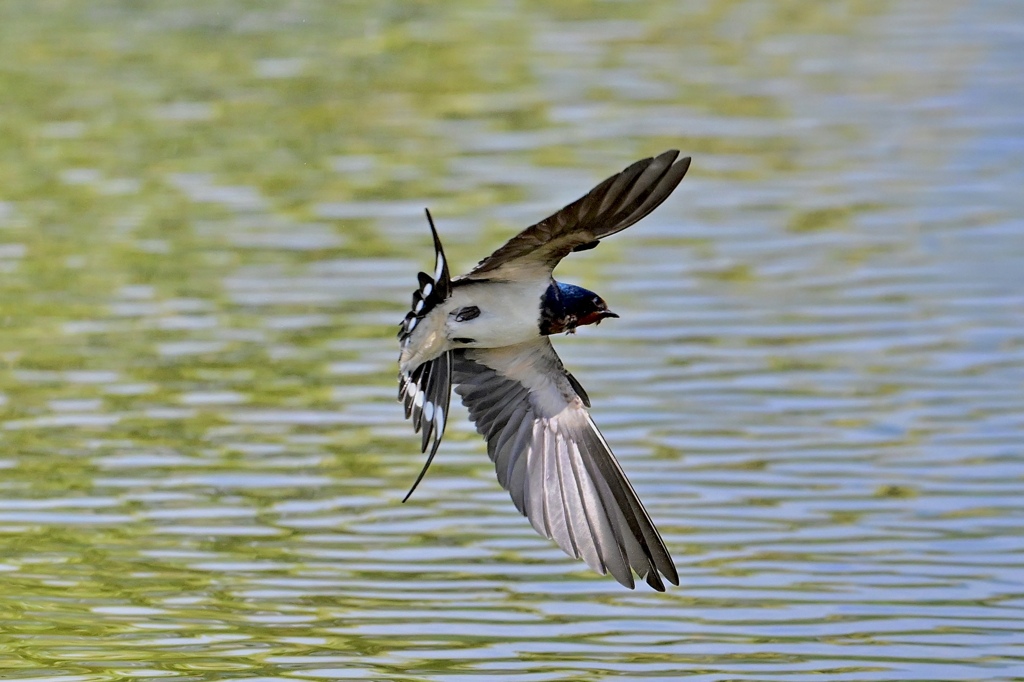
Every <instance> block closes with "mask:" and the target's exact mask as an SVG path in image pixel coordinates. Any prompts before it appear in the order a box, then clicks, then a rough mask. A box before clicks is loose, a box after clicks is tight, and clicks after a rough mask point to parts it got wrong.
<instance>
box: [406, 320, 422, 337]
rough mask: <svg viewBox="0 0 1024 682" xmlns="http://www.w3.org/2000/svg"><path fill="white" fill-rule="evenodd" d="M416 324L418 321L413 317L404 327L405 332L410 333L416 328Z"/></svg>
mask: <svg viewBox="0 0 1024 682" xmlns="http://www.w3.org/2000/svg"><path fill="white" fill-rule="evenodd" d="M417 322H419V320H418V319H416V318H415V317H414V318H412V319H411V320H409V324H407V325H405V331H407V332H410V333H411V332H412V330H413V329H415V328H416V323H417Z"/></svg>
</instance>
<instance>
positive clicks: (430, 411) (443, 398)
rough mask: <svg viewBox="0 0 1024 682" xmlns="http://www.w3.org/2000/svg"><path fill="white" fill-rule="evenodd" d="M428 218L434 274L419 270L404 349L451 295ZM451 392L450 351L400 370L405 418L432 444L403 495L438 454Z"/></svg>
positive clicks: (404, 327) (405, 326)
mask: <svg viewBox="0 0 1024 682" xmlns="http://www.w3.org/2000/svg"><path fill="white" fill-rule="evenodd" d="M427 221H428V222H429V223H430V232H431V234H433V236H434V276H433V277H431V276H430V275H428V274H427V273H425V272H421V273H420V274H419V281H420V288H419V289H417V290H416V291H415V292H414V293H413V295H412V310H410V311H409V313H408V314H407V315H406V316H405V319H404V320H402V323H401V325H400V329H399V330H398V338H399V340H400V343H401V347H402V350H403V351H405V350H406V347H407V346H408V345H409V344H410V343H411V342H412V341H411V339H412V335H413V331H415V329H416V326H417V325H418V324H419V323H420V321H421V320H423V318H424V317H426V316H427V314H428V313H429V312H430V311H431V310H433V309H434V308H435V307H436V306H437V305H439V304H440V303H442V302H444V301H445V300H446V299H447V298H448V297H449V296H451V295H452V279H451V275H450V274H449V272H448V261H447V260H446V259H445V257H444V249H443V248H442V247H441V239H440V238H439V237H438V236H437V229H436V228H435V227H434V221H433V219H432V218H431V217H430V211H427ZM451 393H452V358H451V351H447V352H445V353H442V354H441V355H439V356H438V357H436V358H434V359H432V360H428V361H427V362H424V363H422V364H420V365H419V366H418V367H415V368H411V369H408V370H399V375H398V399H399V400H401V401H402V403H403V404H404V405H405V418H406V419H408V418H409V417H412V423H413V428H414V429H415V430H416V431H420V430H421V429H422V430H423V447H422V450H423V452H426V451H427V444H428V443H430V440H431V437H433V445H432V446H431V448H430V455H428V456H427V462H426V464H425V465H424V466H423V471H421V472H420V475H419V477H418V478H417V479H416V482H415V483H413V485H412V489H411V490H410V491H409V494H408V495H406V499H408V497H409V495H412V491H413V490H415V489H416V486H417V485H419V482H420V480H422V478H423V474H424V473H426V471H427V468H428V467H429V466H430V462H431V461H432V460H433V459H434V455H436V454H437V448H438V446H439V445H440V444H441V437H442V436H444V427H445V418H446V417H447V415H448V403H449V400H450V399H451Z"/></svg>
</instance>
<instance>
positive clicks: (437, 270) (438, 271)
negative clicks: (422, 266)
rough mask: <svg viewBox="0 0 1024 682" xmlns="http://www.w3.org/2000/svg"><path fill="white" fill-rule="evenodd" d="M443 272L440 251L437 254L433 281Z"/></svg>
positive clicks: (442, 257)
mask: <svg viewBox="0 0 1024 682" xmlns="http://www.w3.org/2000/svg"><path fill="white" fill-rule="evenodd" d="M443 272H444V256H442V255H441V254H440V253H439V254H437V265H436V266H435V267H434V281H435V282H436V281H437V280H439V279H441V274H442V273H443Z"/></svg>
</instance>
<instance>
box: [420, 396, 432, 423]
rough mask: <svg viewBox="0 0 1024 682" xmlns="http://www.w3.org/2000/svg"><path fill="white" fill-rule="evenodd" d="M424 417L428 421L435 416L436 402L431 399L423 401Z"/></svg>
mask: <svg viewBox="0 0 1024 682" xmlns="http://www.w3.org/2000/svg"><path fill="white" fill-rule="evenodd" d="M423 418H424V419H426V420H427V421H430V420H431V419H433V418H434V403H432V402H430V401H429V400H428V401H426V402H425V403H423Z"/></svg>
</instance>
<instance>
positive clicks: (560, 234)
mask: <svg viewBox="0 0 1024 682" xmlns="http://www.w3.org/2000/svg"><path fill="white" fill-rule="evenodd" d="M677 156H679V152H678V151H677V150H674V149H673V150H669V151H667V152H665V153H664V154H661V155H660V156H657V157H655V158H649V159H642V160H640V161H637V162H636V163H634V164H633V165H631V166H630V167H629V168H626V169H625V170H623V171H622V172H621V173H618V174H616V175H613V176H612V177H610V178H608V179H607V180H605V181H604V182H602V183H601V184H599V185H598V186H597V187H595V188H594V189H592V190H590V192H588V193H587V195H586V196H584V197H582V198H581V199H577V200H576V201H574V202H573V203H571V204H569V205H568V206H566V207H565V208H563V209H562V210H560V211H559V212H558V213H555V214H554V215H552V216H550V217H548V218H545V219H544V220H542V221H541V222H539V223H537V224H536V225H533V226H532V227H528V228H526V229H525V230H523V231H522V232H520V233H519V234H517V235H516V236H515V237H513V238H512V239H510V240H508V242H506V243H505V245H504V246H502V247H501V248H500V249H498V250H497V251H495V252H494V253H492V254H491V255H490V256H488V257H487V258H485V259H484V260H482V261H480V263H479V264H478V265H477V266H476V267H475V268H473V270H472V271H471V272H470V273H469V274H468V275H466V276H465V277H466V278H467V279H517V278H522V277H529V276H541V277H543V276H548V275H550V274H551V271H552V270H553V269H554V267H555V266H556V265H558V263H559V261H561V260H562V259H563V258H565V257H566V256H567V255H569V254H570V253H571V252H573V251H584V250H586V249H591V248H593V247H595V246H597V243H598V241H599V240H601V239H603V238H605V237H607V236H609V235H613V234H615V233H616V232H621V231H622V230H625V229H626V228H627V227H629V226H630V225H632V224H634V223H636V222H637V221H638V220H640V219H642V218H643V217H645V216H646V215H648V214H649V213H650V212H651V211H653V210H654V209H656V208H657V207H658V206H659V205H661V202H663V201H665V199H667V198H668V196H669V195H670V194H671V193H672V191H673V190H674V189H675V188H676V187H677V186H678V185H679V182H680V181H681V180H682V179H683V176H684V175H686V171H687V169H689V167H690V157H688V156H687V157H685V158H682V159H680V160H679V161H678V162H677V161H676V157H677Z"/></svg>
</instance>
